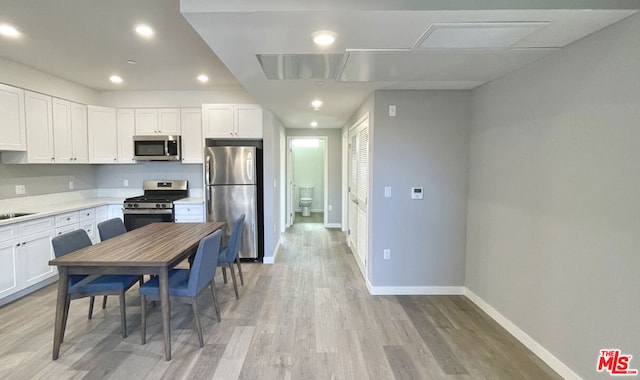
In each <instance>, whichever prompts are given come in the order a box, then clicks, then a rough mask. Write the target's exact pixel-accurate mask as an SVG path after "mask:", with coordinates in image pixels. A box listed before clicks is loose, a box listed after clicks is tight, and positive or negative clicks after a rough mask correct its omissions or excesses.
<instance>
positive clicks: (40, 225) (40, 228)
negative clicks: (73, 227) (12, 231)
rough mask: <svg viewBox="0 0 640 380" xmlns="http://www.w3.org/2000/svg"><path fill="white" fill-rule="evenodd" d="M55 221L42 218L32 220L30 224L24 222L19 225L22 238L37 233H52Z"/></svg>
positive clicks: (49, 218)
mask: <svg viewBox="0 0 640 380" xmlns="http://www.w3.org/2000/svg"><path fill="white" fill-rule="evenodd" d="M53 223H54V219H53V217H52V216H51V217H48V218H40V219H34V220H30V221H28V222H22V223H20V225H19V228H20V230H19V233H20V235H21V236H24V235H31V234H35V233H40V232H44V231H50V230H52V229H53V228H54V224H53Z"/></svg>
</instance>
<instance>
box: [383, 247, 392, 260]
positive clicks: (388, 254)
mask: <svg viewBox="0 0 640 380" xmlns="http://www.w3.org/2000/svg"><path fill="white" fill-rule="evenodd" d="M382 252H383V253H384V259H385V260H391V250H390V249H389V248H386V249H385V250H384V251H382Z"/></svg>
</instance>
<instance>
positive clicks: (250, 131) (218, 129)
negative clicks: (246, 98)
mask: <svg viewBox="0 0 640 380" xmlns="http://www.w3.org/2000/svg"><path fill="white" fill-rule="evenodd" d="M202 119H203V123H204V137H205V138H221V139H235V138H241V139H261V138H262V136H263V133H262V108H261V107H260V106H259V105H257V104H203V105H202Z"/></svg>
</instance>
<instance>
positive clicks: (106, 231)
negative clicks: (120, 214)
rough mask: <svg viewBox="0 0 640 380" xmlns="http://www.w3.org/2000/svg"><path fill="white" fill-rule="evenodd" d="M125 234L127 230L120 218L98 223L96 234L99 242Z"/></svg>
mask: <svg viewBox="0 0 640 380" xmlns="http://www.w3.org/2000/svg"><path fill="white" fill-rule="evenodd" d="M125 232H127V228H126V227H125V226H124V223H123V222H122V219H120V218H111V219H108V220H105V221H104V222H101V223H98V234H100V240H101V241H105V240H108V239H111V238H112V237H116V236H118V235H122V234H124V233H125Z"/></svg>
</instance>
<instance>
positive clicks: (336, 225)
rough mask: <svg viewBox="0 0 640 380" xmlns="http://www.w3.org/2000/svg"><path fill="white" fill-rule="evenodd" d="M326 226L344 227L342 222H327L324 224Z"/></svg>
mask: <svg viewBox="0 0 640 380" xmlns="http://www.w3.org/2000/svg"><path fill="white" fill-rule="evenodd" d="M324 226H325V227H326V228H342V224H341V223H327V224H325V225H324Z"/></svg>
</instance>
